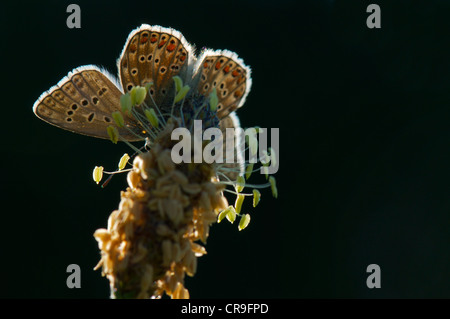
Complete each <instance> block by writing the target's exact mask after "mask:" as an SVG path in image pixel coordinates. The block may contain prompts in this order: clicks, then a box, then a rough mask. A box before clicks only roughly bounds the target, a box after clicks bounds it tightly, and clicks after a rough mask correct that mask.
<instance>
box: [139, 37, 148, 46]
mask: <svg viewBox="0 0 450 319" xmlns="http://www.w3.org/2000/svg"><path fill="white" fill-rule="evenodd" d="M147 41H148V36H142V38H141V44H144V43H147Z"/></svg>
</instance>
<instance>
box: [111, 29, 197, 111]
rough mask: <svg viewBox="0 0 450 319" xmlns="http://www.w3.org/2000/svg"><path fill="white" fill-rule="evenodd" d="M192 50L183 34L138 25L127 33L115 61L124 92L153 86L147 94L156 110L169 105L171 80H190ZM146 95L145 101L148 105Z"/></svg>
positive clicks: (172, 94)
mask: <svg viewBox="0 0 450 319" xmlns="http://www.w3.org/2000/svg"><path fill="white" fill-rule="evenodd" d="M190 59H195V56H194V54H193V48H192V47H191V45H190V44H189V43H188V42H187V41H186V39H185V38H184V37H183V35H182V34H181V33H180V32H178V31H176V30H174V29H170V28H163V27H160V26H149V25H146V24H144V25H142V26H141V27H140V28H138V29H136V30H134V31H133V32H131V34H130V35H129V36H128V39H127V42H126V44H125V46H124V49H123V51H122V54H121V55H120V58H119V60H118V62H117V63H118V69H119V77H120V82H121V84H122V87H123V89H124V91H125V92H128V91H130V90H131V89H132V88H133V87H134V86H137V85H139V86H145V84H147V83H153V86H152V87H151V88H150V90H149V93H150V95H151V97H152V98H153V101H154V102H155V103H156V105H157V106H158V107H164V106H165V105H171V103H172V101H173V98H174V94H175V91H174V83H173V79H172V78H173V77H174V76H176V75H178V76H180V77H181V78H182V79H183V80H185V81H186V80H188V79H190V75H191V74H190V73H192V70H190V69H189V66H190ZM153 101H151V98H150V96H149V97H147V99H146V102H147V104H148V105H150V106H152V105H153Z"/></svg>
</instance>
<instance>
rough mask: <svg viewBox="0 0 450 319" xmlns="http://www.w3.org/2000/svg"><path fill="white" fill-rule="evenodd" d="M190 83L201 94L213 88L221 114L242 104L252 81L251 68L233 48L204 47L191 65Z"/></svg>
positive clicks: (206, 93)
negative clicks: (195, 62) (193, 68)
mask: <svg viewBox="0 0 450 319" xmlns="http://www.w3.org/2000/svg"><path fill="white" fill-rule="evenodd" d="M193 83H195V84H196V87H197V91H198V92H199V93H200V94H202V95H204V96H208V95H209V94H210V93H211V91H212V90H213V89H214V88H216V93H217V97H218V98H219V104H218V105H217V116H218V117H219V118H225V117H226V116H227V115H228V114H230V113H231V112H233V111H234V110H236V109H237V108H239V107H241V106H242V105H243V104H244V102H245V99H246V98H247V95H248V92H249V91H250V87H251V85H252V80H251V70H250V68H249V67H248V66H246V65H245V64H244V62H243V61H242V59H240V58H239V57H238V56H237V54H236V53H234V52H230V51H227V50H222V51H221V50H218V51H212V50H206V51H204V52H203V53H202V55H201V56H200V58H199V59H198V61H197V64H196V66H195V80H194V81H193Z"/></svg>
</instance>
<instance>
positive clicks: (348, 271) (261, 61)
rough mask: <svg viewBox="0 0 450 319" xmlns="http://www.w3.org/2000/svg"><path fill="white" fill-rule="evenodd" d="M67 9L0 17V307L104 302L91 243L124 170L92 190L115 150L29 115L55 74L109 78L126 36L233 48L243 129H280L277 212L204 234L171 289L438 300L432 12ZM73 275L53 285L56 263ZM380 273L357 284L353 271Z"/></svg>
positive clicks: (446, 265)
mask: <svg viewBox="0 0 450 319" xmlns="http://www.w3.org/2000/svg"><path fill="white" fill-rule="evenodd" d="M373 2H375V3H377V4H379V5H380V7H381V19H382V22H381V23H382V28H381V29H368V28H367V26H366V18H367V16H368V13H366V7H367V5H368V4H369V3H370V2H365V1H325V0H316V1H312V0H311V1H288V0H277V1H267V2H266V1H257V0H246V1H220V2H219V1H218V2H216V1H174V0H172V1H152V0H148V1H132V0H129V1H96V2H93V1H92V2H88V1H77V2H75V3H77V4H79V5H80V7H81V13H82V18H81V24H82V28H81V29H68V28H67V27H66V19H67V16H68V13H66V8H67V6H68V4H70V3H71V2H70V1H39V2H26V1H25V2H24V1H20V2H19V1H8V2H7V3H5V4H2V5H1V8H0V9H1V11H0V23H1V34H0V35H1V43H2V47H1V53H0V54H1V61H2V64H1V70H2V76H1V78H2V82H1V84H2V85H1V87H2V91H1V92H2V99H1V109H2V120H1V125H0V127H1V132H2V147H1V160H2V172H1V173H0V174H1V175H0V176H1V181H2V182H1V194H2V209H1V211H0V216H1V217H0V226H1V231H0V243H1V248H0V249H1V250H0V273H1V274H2V278H1V282H0V287H1V289H0V297H3V298H108V296H109V287H108V282H107V280H106V279H105V278H102V277H101V274H100V271H96V272H94V271H93V270H92V268H93V267H94V266H95V265H96V263H97V261H98V260H99V251H98V248H97V243H96V242H95V240H94V238H93V236H92V234H93V233H94V231H95V230H96V229H97V228H102V227H106V223H107V218H108V216H109V214H110V212H111V211H112V210H114V209H116V208H117V205H118V203H119V192H120V190H122V189H124V188H125V187H126V180H125V175H123V176H119V177H116V178H114V179H113V181H112V183H111V184H110V185H109V186H108V187H107V188H106V189H101V188H100V187H98V186H97V185H96V184H95V183H94V182H93V181H92V178H91V176H92V169H93V167H94V166H95V165H103V166H104V167H105V169H110V170H112V169H114V168H115V167H116V165H117V162H118V160H119V158H120V157H121V155H122V154H123V153H124V152H129V151H130V150H129V148H128V147H127V146H125V145H113V144H112V143H110V142H109V141H103V140H97V139H94V138H89V137H85V136H81V135H76V134H73V133H70V132H66V131H63V130H60V129H57V128H55V127H53V126H50V125H48V124H46V123H44V122H43V121H40V120H39V119H37V118H36V117H35V116H34V114H33V112H32V110H31V107H32V105H33V103H34V101H35V100H36V99H37V98H38V97H39V95H40V94H41V93H42V92H44V91H45V90H47V89H49V88H50V87H51V86H52V85H55V84H56V83H57V82H58V81H59V80H60V79H61V78H62V77H63V76H64V75H66V74H67V72H69V71H70V70H72V69H73V68H75V67H77V66H80V65H86V64H96V65H102V66H104V67H106V68H107V69H108V70H109V71H110V72H112V73H114V74H115V73H116V72H117V70H116V64H115V63H116V59H117V57H118V56H119V54H120V52H121V50H122V47H123V45H124V43H125V40H126V38H127V36H128V34H129V32H131V30H133V29H134V28H136V27H138V26H139V25H140V24H142V23H147V24H151V25H154V24H157V25H162V26H166V27H173V28H175V29H177V30H179V31H181V32H182V33H183V35H184V36H185V37H186V38H187V40H188V41H189V42H191V43H194V44H195V45H196V46H197V48H198V50H200V49H201V48H202V47H204V46H206V47H210V48H214V49H229V50H232V51H235V52H237V53H238V54H239V56H240V57H242V58H243V59H244V61H245V62H246V64H248V65H250V66H251V67H252V70H253V74H252V75H253V88H252V91H251V92H250V95H249V97H248V99H247V102H246V104H245V106H244V107H243V108H242V109H240V110H239V111H238V115H239V117H240V119H241V123H242V125H243V126H244V127H248V126H254V125H259V126H261V127H266V128H270V127H279V128H280V170H279V172H278V173H277V174H276V177H277V182H278V190H279V198H278V199H277V200H275V199H273V198H271V195H270V190H266V191H263V192H262V201H261V203H260V205H259V206H258V207H257V208H256V209H253V208H252V207H251V206H246V207H245V209H246V210H247V212H249V213H250V214H251V216H252V221H251V223H250V225H249V227H248V228H247V229H246V230H245V231H242V232H238V230H237V225H230V224H228V223H226V222H224V223H221V224H219V225H214V226H213V227H212V229H211V232H210V237H209V239H208V243H207V246H206V248H207V251H208V254H207V255H206V256H204V257H202V258H201V259H199V265H198V271H197V274H196V275H195V277H193V278H188V279H187V288H188V289H189V291H190V294H191V297H193V298H226V297H228V298H242V297H245V298H448V297H450V285H449V283H450V273H449V269H450V249H449V246H450V197H449V190H450V187H449V180H450V170H449V168H448V166H449V163H450V153H449V148H450V129H449V125H448V123H449V120H450V107H449V106H450V91H449V89H450V65H449V62H448V61H449V56H450V45H449V40H448V39H449V34H450V21H449V20H448V14H449V12H450V3H449V2H447V1H437V0H434V1H426V2H425V1H421V2H417V1H373ZM72 263H75V264H78V265H80V267H81V270H82V275H81V280H82V281H81V287H82V288H81V289H68V288H67V286H66V278H67V276H68V274H67V273H66V267H67V266H68V265H69V264H72ZM372 263H375V264H378V265H380V267H381V285H382V288H381V289H372V290H371V289H368V288H367V286H366V278H367V276H368V274H367V273H366V267H367V266H368V265H369V264H372Z"/></svg>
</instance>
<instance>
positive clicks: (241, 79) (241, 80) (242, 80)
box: [237, 75, 245, 84]
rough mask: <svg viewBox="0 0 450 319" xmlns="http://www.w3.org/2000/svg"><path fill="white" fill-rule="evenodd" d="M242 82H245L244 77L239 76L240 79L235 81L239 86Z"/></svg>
mask: <svg viewBox="0 0 450 319" xmlns="http://www.w3.org/2000/svg"><path fill="white" fill-rule="evenodd" d="M244 80H245V76H244V75H241V77H240V78H239V79H238V80H237V83H238V84H241V83H242V82H244Z"/></svg>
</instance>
